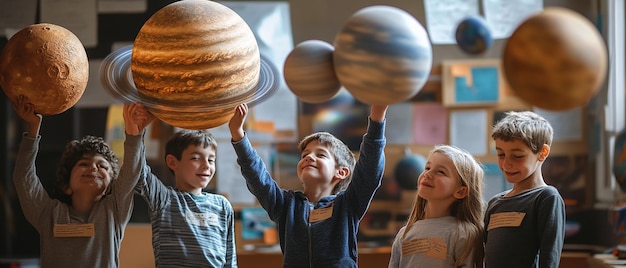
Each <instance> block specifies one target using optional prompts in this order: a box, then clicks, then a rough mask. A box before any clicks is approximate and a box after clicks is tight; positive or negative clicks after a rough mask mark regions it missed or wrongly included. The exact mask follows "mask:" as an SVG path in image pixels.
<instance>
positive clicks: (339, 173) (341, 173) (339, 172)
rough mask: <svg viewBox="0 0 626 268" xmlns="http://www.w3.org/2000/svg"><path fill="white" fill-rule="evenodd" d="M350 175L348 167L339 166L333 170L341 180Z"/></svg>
mask: <svg viewBox="0 0 626 268" xmlns="http://www.w3.org/2000/svg"><path fill="white" fill-rule="evenodd" d="M348 175H350V169H349V168H348V167H339V168H338V169H337V171H336V172H335V177H336V178H339V179H341V180H343V179H345V178H347V177H348Z"/></svg>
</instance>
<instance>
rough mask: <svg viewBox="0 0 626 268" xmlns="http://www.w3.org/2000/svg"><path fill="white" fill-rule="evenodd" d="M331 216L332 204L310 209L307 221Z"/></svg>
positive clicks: (321, 219) (320, 219) (315, 220)
mask: <svg viewBox="0 0 626 268" xmlns="http://www.w3.org/2000/svg"><path fill="white" fill-rule="evenodd" d="M331 216H333V206H330V207H325V208H318V209H314V210H311V214H310V215H309V222H318V221H323V220H325V219H328V218H330V217H331Z"/></svg>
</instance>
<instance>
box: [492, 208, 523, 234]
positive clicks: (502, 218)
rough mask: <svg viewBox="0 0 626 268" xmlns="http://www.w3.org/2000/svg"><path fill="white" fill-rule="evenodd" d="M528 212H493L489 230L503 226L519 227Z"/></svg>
mask: <svg viewBox="0 0 626 268" xmlns="http://www.w3.org/2000/svg"><path fill="white" fill-rule="evenodd" d="M525 216H526V213H524V212H500V213H494V214H491V218H490V219H489V226H487V231H489V230H491V229H495V228H501V227H519V226H520V225H521V224H522V220H524V217H525Z"/></svg>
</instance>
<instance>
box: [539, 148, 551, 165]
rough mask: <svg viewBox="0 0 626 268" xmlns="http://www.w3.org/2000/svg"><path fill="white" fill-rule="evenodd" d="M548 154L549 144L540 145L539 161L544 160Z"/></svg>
mask: <svg viewBox="0 0 626 268" xmlns="http://www.w3.org/2000/svg"><path fill="white" fill-rule="evenodd" d="M549 154H550V146H549V145H547V144H544V145H543V146H541V150H540V151H539V161H544V160H546V158H548V155H549Z"/></svg>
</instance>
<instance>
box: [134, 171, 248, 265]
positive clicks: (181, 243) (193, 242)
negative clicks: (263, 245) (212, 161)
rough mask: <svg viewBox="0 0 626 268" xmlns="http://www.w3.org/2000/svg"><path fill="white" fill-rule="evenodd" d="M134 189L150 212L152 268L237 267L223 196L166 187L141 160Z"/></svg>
mask: <svg viewBox="0 0 626 268" xmlns="http://www.w3.org/2000/svg"><path fill="white" fill-rule="evenodd" d="M135 190H136V192H137V193H139V194H140V195H141V196H143V198H144V199H145V200H146V202H147V204H148V208H149V210H150V212H149V213H150V221H151V223H152V248H153V250H154V258H155V264H156V267H237V255H236V251H235V250H236V249H235V234H234V232H235V227H234V226H235V224H234V211H233V208H232V206H231V204H230V203H229V202H228V200H227V199H226V198H225V197H224V196H221V195H217V194H211V193H204V192H203V194H202V195H201V196H198V195H194V194H191V193H188V192H184V191H179V190H176V189H174V188H172V187H169V186H166V185H165V184H163V183H162V182H161V180H159V179H158V178H157V177H156V176H155V175H154V174H152V172H151V170H150V167H149V166H148V165H146V163H145V159H144V162H143V168H142V172H141V177H140V179H139V183H138V184H137V187H136V188H135Z"/></svg>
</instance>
